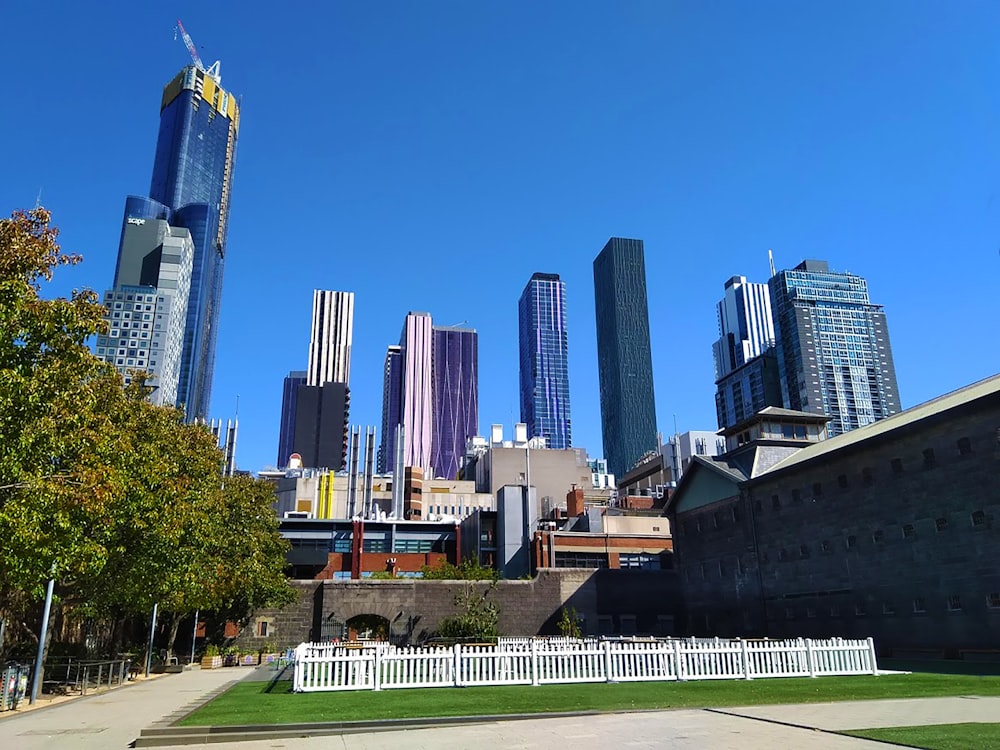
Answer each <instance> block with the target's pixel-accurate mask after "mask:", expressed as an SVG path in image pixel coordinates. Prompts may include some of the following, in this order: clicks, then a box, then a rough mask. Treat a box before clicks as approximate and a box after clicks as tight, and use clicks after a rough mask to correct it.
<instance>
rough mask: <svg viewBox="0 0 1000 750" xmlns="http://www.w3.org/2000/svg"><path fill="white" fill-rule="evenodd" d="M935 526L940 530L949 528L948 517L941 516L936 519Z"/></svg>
mask: <svg viewBox="0 0 1000 750" xmlns="http://www.w3.org/2000/svg"><path fill="white" fill-rule="evenodd" d="M934 526H935V528H936V529H937V530H938V531H944V530H946V529H947V528H948V519H947V518H944V517H941V518H937V519H935V520H934Z"/></svg>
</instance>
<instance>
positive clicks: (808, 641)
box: [806, 638, 816, 677]
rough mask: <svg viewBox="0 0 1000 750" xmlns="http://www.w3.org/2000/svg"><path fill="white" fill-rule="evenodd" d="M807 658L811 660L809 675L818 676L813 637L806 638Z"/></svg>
mask: <svg viewBox="0 0 1000 750" xmlns="http://www.w3.org/2000/svg"><path fill="white" fill-rule="evenodd" d="M806 659H807V660H808V661H809V676H810V677H815V676H816V652H815V651H813V642H812V638H806Z"/></svg>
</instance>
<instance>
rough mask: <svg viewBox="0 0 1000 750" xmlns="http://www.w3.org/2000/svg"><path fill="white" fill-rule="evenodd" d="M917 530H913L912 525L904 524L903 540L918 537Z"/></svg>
mask: <svg viewBox="0 0 1000 750" xmlns="http://www.w3.org/2000/svg"><path fill="white" fill-rule="evenodd" d="M916 534H917V530H916V529H914V528H913V524H912V523H904V524H903V538H904V539H909V538H910V537H913V536H916Z"/></svg>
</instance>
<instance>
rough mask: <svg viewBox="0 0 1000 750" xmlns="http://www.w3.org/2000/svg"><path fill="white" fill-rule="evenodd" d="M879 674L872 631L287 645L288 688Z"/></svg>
mask: <svg viewBox="0 0 1000 750" xmlns="http://www.w3.org/2000/svg"><path fill="white" fill-rule="evenodd" d="M852 674H878V665H877V663H876V660H875V646H874V643H873V642H872V639H871V638H866V639H861V640H845V639H842V638H832V639H828V640H810V639H808V638H797V639H789V640H781V641H771V640H761V641H744V640H724V639H718V638H716V639H712V640H709V639H694V638H691V639H687V640H680V639H669V640H635V641H627V640H620V641H612V640H595V639H586V640H573V639H542V638H523V639H520V638H506V639H501V641H500V642H499V643H497V644H496V645H461V644H459V645H455V646H452V647H450V648H442V647H399V648H397V647H395V646H388V645H383V646H378V647H374V646H373V647H367V646H366V647H362V648H357V647H353V648H345V647H343V646H338V645H335V644H329V643H303V644H301V645H299V646H298V648H296V649H295V664H294V675H293V690H294V691H295V692H315V691H327V690H388V689H393V688H410V687H463V686H470V685H548V684H556V683H570V682H642V681H656V680H660V681H663V680H679V681H683V680H738V679H744V680H752V679H754V678H760V677H820V676H826V675H852Z"/></svg>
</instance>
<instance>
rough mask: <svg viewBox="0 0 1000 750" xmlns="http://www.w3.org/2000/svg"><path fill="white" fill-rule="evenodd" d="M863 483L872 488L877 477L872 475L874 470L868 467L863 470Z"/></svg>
mask: <svg viewBox="0 0 1000 750" xmlns="http://www.w3.org/2000/svg"><path fill="white" fill-rule="evenodd" d="M861 482H862V484H864V485H865V486H866V487H870V486H871V485H873V484H874V483H875V475H874V474H873V473H872V470H871V469H870V468H868V467H867V466H866V467H865V468H863V469H862V470H861Z"/></svg>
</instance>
